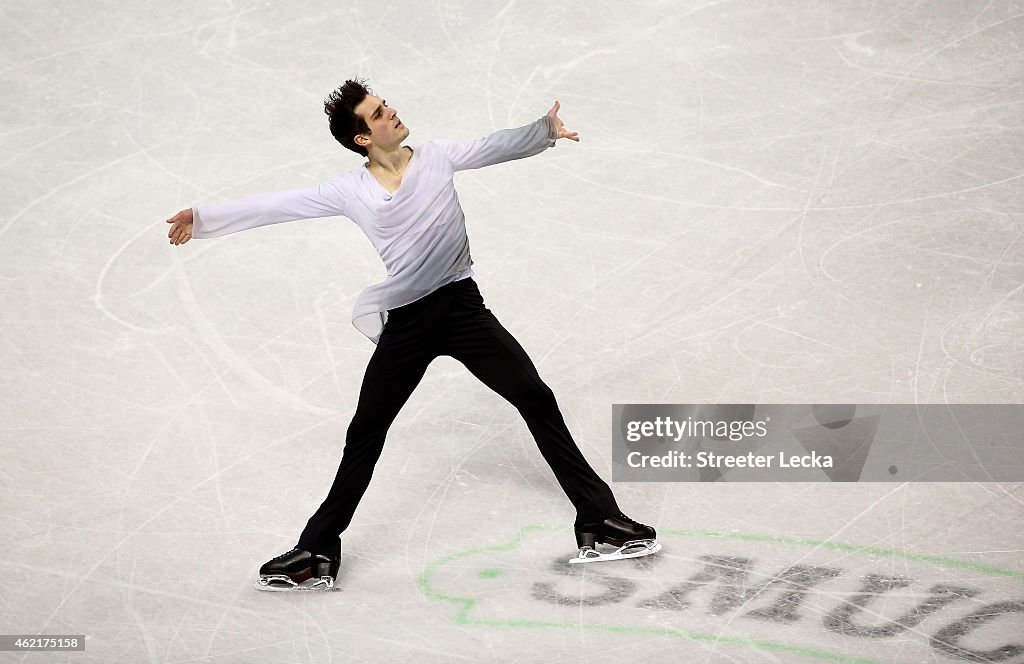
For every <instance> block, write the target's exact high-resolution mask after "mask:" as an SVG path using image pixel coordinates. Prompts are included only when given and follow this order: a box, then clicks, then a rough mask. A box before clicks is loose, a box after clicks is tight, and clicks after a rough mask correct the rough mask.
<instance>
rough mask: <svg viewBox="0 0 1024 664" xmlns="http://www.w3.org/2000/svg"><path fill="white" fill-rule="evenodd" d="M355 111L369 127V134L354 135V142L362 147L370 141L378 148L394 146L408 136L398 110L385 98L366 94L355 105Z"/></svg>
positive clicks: (406, 128) (407, 130) (407, 129)
mask: <svg viewBox="0 0 1024 664" xmlns="http://www.w3.org/2000/svg"><path fill="white" fill-rule="evenodd" d="M355 112H356V115H358V116H359V117H361V118H362V119H363V121H364V122H366V126H367V127H369V128H370V135H369V136H367V135H366V134H360V135H359V136H357V137H356V142H357V143H359V144H360V145H363V147H366V144H367V143H369V142H372V143H373V144H374V145H376V146H377V147H379V148H384V149H387V148H394V147H398V145H400V144H401V142H402V141H403V140H405V138H407V137H408V136H409V128H408V127H406V126H405V125H404V124H402V121H401V120H400V119H399V117H398V111H397V110H395V109H393V108H391V107H390V106H388V102H387V100H386V99H381V98H380V97H375V96H373V95H366V99H364V100H363V101H362V102H360V103H359V105H358V106H356V108H355ZM366 139H368V140H366ZM364 140H366V142H364Z"/></svg>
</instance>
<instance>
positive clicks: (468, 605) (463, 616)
mask: <svg viewBox="0 0 1024 664" xmlns="http://www.w3.org/2000/svg"><path fill="white" fill-rule="evenodd" d="M558 530H571V528H568V527H566V526H541V525H532V526H523V527H522V528H520V529H519V532H518V533H516V536H515V538H514V539H512V540H511V541H510V542H508V543H506V544H497V545H495V546H487V547H480V548H476V549H467V550H466V551H459V552H457V553H452V554H449V555H447V556H444V557H443V558H440V559H438V560H435V561H434V562H432V563H431V564H429V565H427V566H426V567H425V568H423V571H422V572H421V573H420V578H419V581H418V585H419V587H420V590H421V591H422V592H423V594H424V595H425V596H427V597H429V598H430V599H437V600H443V601H446V602H453V603H454V604H456V605H460V606H461V608H460V609H459V611H458V613H456V614H455V618H454V622H455V623H456V624H457V625H488V626H491V627H531V628H548V629H573V630H579V629H585V630H590V631H596V632H611V633H616V634H638V635H656V636H675V637H681V638H685V639H691V640H693V641H708V642H712V643H728V644H731V645H735V646H743V647H747V648H755V649H759V650H773V651H776V652H785V653H790V654H794V655H807V656H808V657H815V658H817V659H823V660H828V661H832V662H842V663H843V664H884V663H883V662H880V661H878V660H874V659H864V658H862V657H852V656H850V655H843V654H841V653H834V652H829V651H827V650H818V649H817V648H806V647H803V646H793V645H787V644H785V643H777V642H775V641H765V640H762V639H744V638H740V637H733V636H723V635H720V634H707V633H704V632H691V631H687V630H681V629H672V628H669V627H630V626H628V625H605V624H598V623H595V624H575V623H552V622H543V621H538V620H487V619H482V618H471V617H469V613H470V612H471V611H472V610H473V607H475V606H476V604H477V600H475V599H472V598H470V597H452V596H450V595H445V594H444V593H440V592H438V591H436V590H434V589H433V588H432V587H431V585H430V577H431V576H432V575H433V574H434V572H436V571H437V570H438V569H440V568H441V567H444V566H445V565H447V564H448V563H451V562H454V561H456V560H459V559H461V558H468V557H470V556H475V555H479V554H482V553H489V552H494V551H512V550H513V549H516V548H518V547H519V545H520V544H522V542H523V540H524V539H525V538H526V536H527V535H528V534H530V533H532V532H537V531H558ZM659 534H660V535H661V536H666V535H667V536H673V537H707V538H713V539H724V540H736V541H740V542H774V543H776V544H796V545H800V546H812V547H817V548H821V549H834V550H837V551H845V552H849V553H868V554H874V555H879V556H888V557H890V558H903V559H906V560H919V561H922V562H929V563H939V564H942V565H948V566H949V567H958V568H961V569H972V570H975V571H978V572H984V573H986V574H992V575H994V576H1005V577H1011V578H1017V579H1022V580H1024V572H1018V571H1015V570H1007V569H1000V568H998V567H991V566H989V565H978V564H976V563H971V562H967V561H965V560H955V559H952V558H943V557H941V556H932V555H928V554H920V553H910V552H908V551H900V550H898V549H883V548H879V547H873V546H858V545H855V544H844V543H842V542H825V541H820V540H809V539H801V538H795V537H782V536H777V535H754V534H741V533H719V532H715V531H711V530H661V531H659ZM500 574H501V570H497V569H485V570H483V571H481V572H480V577H481V578H495V577H496V576H498V575H500ZM485 575H486V576H485Z"/></svg>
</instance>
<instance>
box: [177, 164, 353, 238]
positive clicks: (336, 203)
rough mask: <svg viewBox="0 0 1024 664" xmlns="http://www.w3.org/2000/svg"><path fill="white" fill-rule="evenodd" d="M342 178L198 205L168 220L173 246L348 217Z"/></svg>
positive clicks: (340, 176)
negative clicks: (287, 223) (263, 228)
mask: <svg viewBox="0 0 1024 664" xmlns="http://www.w3.org/2000/svg"><path fill="white" fill-rule="evenodd" d="M343 177H344V176H342V175H339V176H338V177H336V178H334V179H333V180H330V181H328V182H324V183H322V184H319V185H317V186H315V187H309V188H306V189H291V190H288V191H276V192H271V193H265V194H255V195H253V196H247V197H246V198H240V199H238V200H233V201H224V202H221V203H208V204H205V205H196V206H194V207H191V208H188V209H185V210H182V211H181V212H179V213H177V214H176V215H174V216H173V217H171V218H170V219H168V220H167V223H169V224H171V229H170V230H169V231H168V232H167V237H169V238H170V239H171V244H184V243H186V242H188V241H189V240H190V239H192V238H199V239H203V238H210V237H219V236H221V235H228V234H230V233H237V232H239V231H244V230H246V229H249V228H258V227H260V226H268V225H270V224H279V223H282V222H285V221H295V220H297V219H313V218H316V217H331V216H334V215H344V214H345V199H346V198H347V197H346V195H345V190H346V187H345V182H344V180H343Z"/></svg>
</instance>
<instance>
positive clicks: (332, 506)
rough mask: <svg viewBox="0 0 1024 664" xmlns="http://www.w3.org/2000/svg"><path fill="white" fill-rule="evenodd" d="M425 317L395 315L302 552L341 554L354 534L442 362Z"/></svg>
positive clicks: (304, 537)
mask: <svg viewBox="0 0 1024 664" xmlns="http://www.w3.org/2000/svg"><path fill="white" fill-rule="evenodd" d="M422 311H423V307H419V308H411V309H409V310H405V308H404V307H403V308H402V309H398V310H396V311H394V312H392V313H391V314H390V315H389V318H388V323H387V326H385V329H384V332H383V334H381V337H380V339H379V340H378V344H377V348H376V350H374V353H373V356H372V357H371V358H370V362H369V364H368V365H367V367H366V373H365V375H364V377H363V384H362V387H361V388H360V391H359V402H358V404H357V406H356V412H355V415H353V417H352V422H351V424H349V427H348V433H347V435H346V438H345V450H344V452H343V454H342V457H341V464H340V465H339V467H338V472H337V474H336V475H335V478H334V484H333V485H332V486H331V489H330V491H329V492H328V494H327V498H326V499H324V502H323V504H321V505H320V507H319V509H317V511H316V513H314V514H313V516H312V517H310V519H309V522H308V523H307V524H306V528H305V530H303V531H302V535H301V536H300V537H299V541H298V544H296V546H297V547H298V548H300V549H304V550H306V551H313V552H316V553H325V554H335V553H337V551H338V549H339V541H338V535H339V534H341V532H342V531H343V530H345V529H346V528H348V525H349V523H350V522H351V520H352V514H353V513H354V512H355V509H356V506H357V505H358V503H359V500H360V499H361V498H362V497H363V493H365V491H366V488H367V486H368V485H369V483H370V477H371V475H372V474H373V467H374V465H375V464H376V463H377V459H378V458H380V454H381V451H382V450H383V447H384V438H385V435H386V434H387V431H388V428H389V427H390V426H391V423H392V422H393V421H394V419H395V417H396V416H397V415H398V411H399V410H401V408H402V406H403V405H404V404H405V402H406V401H407V400H408V398H409V395H411V394H412V391H413V390H414V389H415V388H416V385H418V384H419V382H420V379H421V378H423V374H424V372H425V371H426V369H427V365H428V364H430V362H431V360H433V358H434V357H436V355H434V354H433V353H432V351H431V348H430V343H429V342H428V337H427V336H425V335H423V334H422V333H421V330H420V329H419V328H420V323H421V322H422V321H420V320H418V318H417V315H418V314H420V313H422Z"/></svg>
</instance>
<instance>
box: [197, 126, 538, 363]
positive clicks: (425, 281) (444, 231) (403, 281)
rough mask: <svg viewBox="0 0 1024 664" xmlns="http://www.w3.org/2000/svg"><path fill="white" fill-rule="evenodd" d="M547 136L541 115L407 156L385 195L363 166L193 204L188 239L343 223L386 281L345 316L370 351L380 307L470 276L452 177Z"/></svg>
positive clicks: (514, 155) (517, 153)
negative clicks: (288, 186) (313, 181)
mask: <svg viewBox="0 0 1024 664" xmlns="http://www.w3.org/2000/svg"><path fill="white" fill-rule="evenodd" d="M556 138H557V133H556V131H555V124H554V121H553V120H552V119H551V117H550V116H548V115H544V116H542V117H541V118H540V119H539V120H537V121H535V122H532V123H530V124H528V125H524V126H522V127H518V128H516V129H502V130H501V131H496V132H494V133H493V134H491V135H489V136H485V137H483V138H479V139H477V140H475V141H454V140H446V139H443V140H434V141H430V142H428V143H424V144H422V145H419V146H417V147H415V148H413V155H412V157H411V159H410V160H409V164H408V166H407V167H406V171H405V175H404V176H403V177H402V184H401V186H400V187H399V188H398V189H397V190H396V191H395V192H394V193H391V192H389V191H388V190H386V189H385V188H384V187H383V186H381V184H380V183H379V182H378V181H377V179H376V178H375V177H374V176H373V175H372V174H371V173H370V171H369V170H368V169H367V167H368V166H369V162H366V163H364V164H363V166H362V168H357V169H354V170H352V171H348V172H345V173H341V174H339V175H336V176H335V177H333V178H331V179H330V180H328V181H327V182H323V183H321V184H319V185H317V186H315V187H309V188H307V189H292V190H289V191H279V192H272V193H265V194H256V195H254V196H248V197H246V198H241V199H238V200H234V201H225V202H222V203H209V204H205V205H197V206H196V207H194V208H192V215H193V225H192V237H193V238H198V239H202V238H211V237H219V236H221V235H228V234H230V233H237V232H238V231H243V230H247V229H249V228H258V227H260V226H268V225H270V224H279V223H282V222H285V221H294V220H296V219H312V218H316V217H330V216H335V215H342V216H345V217H348V218H349V219H351V220H352V221H354V222H355V223H356V224H358V225H359V227H360V228H361V229H362V230H363V233H365V234H366V237H368V238H369V239H370V242H372V243H373V246H374V248H376V250H377V253H378V254H380V257H381V260H383V261H384V266H385V267H386V268H387V278H385V279H384V281H382V282H380V283H378V284H373V285H372V286H369V287H367V288H366V289H364V290H363V292H362V293H360V294H359V297H358V298H357V299H356V304H355V308H354V309H353V311H352V324H353V325H354V326H355V327H356V329H358V330H359V331H360V332H362V333H363V334H365V335H366V336H367V337H369V339H370V341H372V342H373V343H377V340H378V339H379V338H380V335H381V332H383V330H384V324H385V323H386V322H387V312H388V309H394V308H396V307H400V306H403V305H406V304H409V303H411V302H415V301H416V300H418V299H420V298H422V297H424V296H425V295H428V294H429V293H432V292H433V291H435V290H437V289H438V288H440V287H441V286H443V285H445V284H447V283H449V282H452V281H456V280H458V279H464V278H466V277H469V276H472V274H473V269H472V267H470V266H471V265H472V264H473V259H472V258H471V257H470V254H469V238H468V237H467V236H466V223H465V222H466V217H465V215H464V214H463V212H462V206H461V205H460V204H459V197H458V195H457V194H456V192H455V184H454V181H453V176H454V174H455V172H456V171H462V170H466V169H471V168H481V167H483V166H489V165H491V164H498V163H501V162H504V161H511V160H513V159H522V158H524V157H530V156H533V155H535V154H539V153H540V152H543V151H544V150H545V149H547V148H549V147H552V146H554V145H555V139H556Z"/></svg>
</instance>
